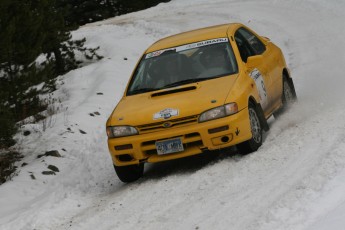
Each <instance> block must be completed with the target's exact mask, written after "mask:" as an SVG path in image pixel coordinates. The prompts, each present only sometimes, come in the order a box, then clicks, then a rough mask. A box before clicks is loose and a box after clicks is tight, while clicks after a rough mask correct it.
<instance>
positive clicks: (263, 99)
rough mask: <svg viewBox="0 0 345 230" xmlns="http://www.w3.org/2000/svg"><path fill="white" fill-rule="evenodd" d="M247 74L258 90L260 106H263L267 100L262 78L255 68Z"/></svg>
mask: <svg viewBox="0 0 345 230" xmlns="http://www.w3.org/2000/svg"><path fill="white" fill-rule="evenodd" d="M249 75H250V77H251V78H252V79H253V80H254V82H255V85H256V88H257V90H258V92H259V97H260V103H261V106H262V108H265V107H266V106H267V104H268V100H267V91H266V87H265V81H264V78H263V77H262V74H261V73H260V71H259V70H258V69H257V68H255V69H253V71H252V72H250V74H249Z"/></svg>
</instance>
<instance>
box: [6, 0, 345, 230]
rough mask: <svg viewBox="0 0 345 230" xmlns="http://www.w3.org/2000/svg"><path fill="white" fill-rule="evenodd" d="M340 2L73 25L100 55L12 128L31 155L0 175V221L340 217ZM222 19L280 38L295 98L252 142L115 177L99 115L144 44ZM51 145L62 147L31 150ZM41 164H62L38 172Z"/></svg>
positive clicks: (63, 225) (181, 2)
mask: <svg viewBox="0 0 345 230" xmlns="http://www.w3.org/2000/svg"><path fill="white" fill-rule="evenodd" d="M344 9H345V1H342V0H330V1H323V0H308V1H307V0H306V1H296V0H288V1H286V0H263V1H251V0H246V1H240V0H228V1H225V0H223V1H221V0H214V1H206V0H173V1H172V2H170V3H165V4H160V5H159V6H157V7H154V8H151V9H148V10H146V11H141V12H137V13H132V14H128V15H124V16H121V17H117V18H114V19H110V20H107V21H104V22H99V23H95V24H91V25H87V26H85V27H83V28H81V29H79V30H78V31H76V32H74V36H75V37H76V38H79V37H83V36H85V37H86V38H87V40H88V44H89V45H90V46H98V45H99V46H101V52H102V55H103V56H104V57H105V58H104V59H103V60H101V61H99V62H97V63H92V64H90V65H87V66H85V67H83V68H80V69H78V70H74V71H72V72H70V73H68V74H66V75H65V76H62V77H61V78H60V79H59V83H60V85H59V87H58V91H57V92H56V93H55V94H54V95H53V96H54V97H56V98H59V99H60V100H61V103H58V104H57V105H56V107H59V109H56V111H57V114H56V115H54V116H53V117H52V118H51V119H50V122H47V123H45V124H43V123H42V124H41V123H40V124H35V125H33V124H28V125H26V126H24V127H23V128H22V130H30V131H31V135H30V136H27V137H24V136H22V135H18V136H17V139H18V142H19V144H20V146H21V151H23V152H24V153H25V158H24V159H23V162H26V163H28V165H26V166H24V167H20V171H19V175H18V176H17V177H15V178H13V181H10V182H8V183H5V184H3V185H1V186H0V229H4V230H5V229H6V230H7V229H8V230H12V229H37V230H40V229H52V230H53V229H54V230H55V229H78V230H79V229H80V230H82V229H121V230H122V229H231V230H254V229H255V230H277V229H282V230H283V229H286V230H287V229H293V230H298V229H301V230H302V229H303V230H315V229H317V230H325V229H332V230H337V229H339V230H340V229H345V180H344V178H345V116H344V112H345V99H344V98H345V91H344V86H345V76H344V70H343V68H344V64H345V42H344V37H345V32H344V28H345V12H344ZM228 22H241V23H243V24H246V25H248V26H249V27H250V28H252V29H254V30H255V31H256V32H258V33H259V34H261V35H263V36H267V37H269V38H270V39H271V40H272V41H273V42H274V43H275V44H277V45H278V46H280V47H281V48H282V49H283V52H284V54H285V57H286V59H287V62H288V65H289V66H290V70H291V73H292V76H293V78H294V82H295V87H296V91H297V95H298V98H299V103H298V104H297V105H296V106H295V107H294V108H292V109H291V111H289V112H288V113H286V114H284V115H283V116H282V117H281V119H279V120H275V119H274V118H271V119H270V120H269V122H270V127H271V130H270V131H269V132H268V133H267V134H266V136H265V137H266V138H265V141H264V144H263V146H262V147H261V148H260V149H259V150H258V151H257V152H255V153H253V154H250V155H247V156H243V157H242V156H239V155H236V153H235V152H231V151H229V152H220V153H214V154H211V155H210V154H208V155H203V156H197V157H192V158H188V159H182V160H177V161H172V162H166V163H160V164H156V165H147V167H146V169H145V176H144V177H143V178H142V179H140V180H139V181H137V182H135V183H132V184H128V185H126V184H123V183H121V182H120V181H119V180H118V178H117V177H116V175H115V172H114V170H113V167H112V162H111V159H110V156H109V154H108V150H107V145H106V134H105V121H106V119H107V116H108V115H109V114H110V113H111V111H112V109H113V107H114V106H115V105H116V102H117V101H118V100H119V98H120V97H121V94H122V93H123V91H124V88H125V86H126V83H127V80H128V77H129V76H130V74H131V71H132V69H133V68H134V65H135V63H136V61H137V60H138V58H139V57H140V55H141V53H142V52H143V51H144V50H145V48H147V46H149V45H150V44H152V43H153V42H154V41H156V40H157V39H159V38H162V37H165V36H168V35H171V34H174V33H178V32H182V31H186V30H189V29H194V28H200V27H204V26H210V25H215V24H221V23H228ZM124 58H127V59H128V60H124ZM96 112H98V113H96ZM90 114H92V115H90ZM97 114H100V115H97ZM43 127H44V128H43ZM82 131H83V132H82ZM49 150H58V151H59V152H60V154H61V155H62V158H55V157H44V158H37V156H38V155H39V154H42V153H44V152H46V151H49ZM23 162H20V164H21V163H23ZM48 165H55V166H57V167H58V168H59V171H60V172H57V173H56V175H43V174H42V171H45V170H47V166H48ZM32 175H33V176H34V178H35V179H32Z"/></svg>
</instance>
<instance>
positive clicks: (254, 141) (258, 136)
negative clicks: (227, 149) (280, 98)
mask: <svg viewBox="0 0 345 230" xmlns="http://www.w3.org/2000/svg"><path fill="white" fill-rule="evenodd" d="M248 112H249V122H250V128H251V132H252V138H251V139H250V140H248V141H245V142H243V143H240V144H238V145H237V149H238V150H239V151H240V153H241V154H248V153H252V152H255V151H256V150H258V148H259V147H260V146H261V145H262V124H261V122H260V119H259V114H258V111H257V109H256V107H255V105H253V103H249V105H248Z"/></svg>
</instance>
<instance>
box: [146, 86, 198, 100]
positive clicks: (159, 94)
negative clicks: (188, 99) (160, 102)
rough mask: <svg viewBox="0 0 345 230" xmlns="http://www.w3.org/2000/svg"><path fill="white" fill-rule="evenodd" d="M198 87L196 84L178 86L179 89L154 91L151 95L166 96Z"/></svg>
mask: <svg viewBox="0 0 345 230" xmlns="http://www.w3.org/2000/svg"><path fill="white" fill-rule="evenodd" d="M194 89H196V86H189V87H185V88H178V89H176V88H175V89H172V90H166V91H162V92H159V93H153V94H152V95H151V97H159V96H164V95H168V94H173V93H180V92H185V91H190V90H194Z"/></svg>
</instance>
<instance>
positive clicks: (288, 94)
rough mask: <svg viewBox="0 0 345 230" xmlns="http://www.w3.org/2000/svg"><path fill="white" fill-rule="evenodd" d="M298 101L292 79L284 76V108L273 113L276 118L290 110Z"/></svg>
mask: <svg viewBox="0 0 345 230" xmlns="http://www.w3.org/2000/svg"><path fill="white" fill-rule="evenodd" d="M296 101H297V95H296V91H295V86H294V84H293V81H292V79H288V78H287V77H286V76H283V92H282V103H283V106H282V107H281V108H280V109H279V110H278V111H277V112H275V113H273V115H274V117H275V118H278V117H279V116H280V115H281V114H282V113H283V112H285V111H286V110H288V109H289V108H290V107H291V105H292V104H293V103H294V102H296Z"/></svg>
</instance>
